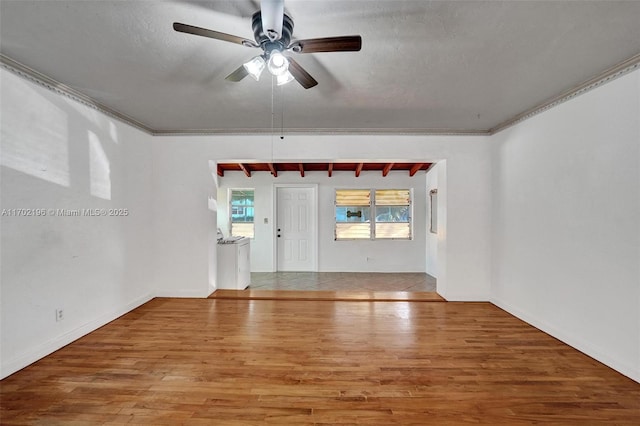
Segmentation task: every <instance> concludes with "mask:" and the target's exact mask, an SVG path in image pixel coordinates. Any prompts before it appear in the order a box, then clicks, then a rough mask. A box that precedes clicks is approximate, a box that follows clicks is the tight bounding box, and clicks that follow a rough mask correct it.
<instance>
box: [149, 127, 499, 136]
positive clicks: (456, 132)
mask: <svg viewBox="0 0 640 426" xmlns="http://www.w3.org/2000/svg"><path fill="white" fill-rule="evenodd" d="M309 134H314V135H318V134H319V135H416V136H488V135H489V131H488V130H484V129H477V130H476V129H472V130H462V129H401V128H400V129H394V128H390V129H389V128H351V129H329V128H320V129H315V128H295V129H291V128H289V129H284V132H282V131H281V129H279V128H276V129H271V128H257V129H225V130H215V129H198V130H156V131H154V132H153V135H154V136H211V135H274V136H276V137H280V136H284V137H286V136H290V135H309Z"/></svg>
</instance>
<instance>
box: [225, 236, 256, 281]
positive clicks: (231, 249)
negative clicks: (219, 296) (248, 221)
mask: <svg viewBox="0 0 640 426" xmlns="http://www.w3.org/2000/svg"><path fill="white" fill-rule="evenodd" d="M249 241H250V240H249V238H240V239H235V240H231V239H230V240H224V241H223V242H221V243H218V247H217V248H218V257H217V258H218V283H217V287H218V288H219V289H222V290H244V289H245V288H247V287H248V286H249V283H250V282H251V263H250V261H249V255H250V246H249Z"/></svg>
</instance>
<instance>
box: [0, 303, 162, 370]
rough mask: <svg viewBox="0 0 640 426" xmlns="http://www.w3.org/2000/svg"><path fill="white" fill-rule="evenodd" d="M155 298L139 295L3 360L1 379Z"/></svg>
mask: <svg viewBox="0 0 640 426" xmlns="http://www.w3.org/2000/svg"><path fill="white" fill-rule="evenodd" d="M151 299H153V296H152V295H151V294H147V295H145V296H142V297H139V298H137V299H135V300H134V301H132V302H131V303H128V304H127V305H125V306H123V307H121V308H119V309H115V310H113V311H111V312H108V313H106V314H104V315H100V316H99V317H98V318H96V319H94V320H93V321H90V322H88V323H86V324H84V325H81V326H80V327H77V328H75V329H74V330H71V331H68V332H66V333H64V334H62V335H60V336H57V337H55V338H53V339H51V340H48V341H46V342H44V343H41V344H40V345H38V346H36V347H35V348H33V349H32V350H29V351H26V352H24V353H22V354H19V355H18V356H16V357H14V358H13V359H10V360H8V361H4V360H3V362H2V365H1V366H0V367H1V371H0V379H4V378H5V377H7V376H9V375H11V374H13V373H15V372H16V371H19V370H21V369H23V368H25V367H27V366H28V365H30V364H33V363H34V362H36V361H38V360H40V359H42V358H44V357H45V356H47V355H50V354H51V353H53V352H55V351H57V350H58V349H61V348H63V347H64V346H66V345H68V344H69V343H71V342H73V341H75V340H77V339H79V338H81V337H83V336H86V335H87V334H89V333H91V332H93V331H95V330H97V329H98V328H100V327H102V326H104V325H106V324H108V323H110V322H111V321H113V320H115V319H117V318H119V317H121V316H122V315H125V314H127V313H129V312H131V311H132V310H134V309H136V308H138V307H140V306H142V305H144V304H145V303H147V302H148V301H150V300H151Z"/></svg>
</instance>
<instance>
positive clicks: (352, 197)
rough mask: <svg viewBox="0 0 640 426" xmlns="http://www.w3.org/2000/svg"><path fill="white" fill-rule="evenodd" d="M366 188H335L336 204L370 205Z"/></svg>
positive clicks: (368, 191) (368, 192)
mask: <svg viewBox="0 0 640 426" xmlns="http://www.w3.org/2000/svg"><path fill="white" fill-rule="evenodd" d="M370 205H371V191H370V190H368V189H336V206H370Z"/></svg>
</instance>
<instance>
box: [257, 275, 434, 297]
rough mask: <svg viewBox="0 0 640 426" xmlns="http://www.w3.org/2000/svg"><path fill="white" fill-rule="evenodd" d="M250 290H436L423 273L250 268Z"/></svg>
mask: <svg viewBox="0 0 640 426" xmlns="http://www.w3.org/2000/svg"><path fill="white" fill-rule="evenodd" d="M249 290H305V291H310V290H320V291H408V292H415V291H429V292H435V291H436V279H435V278H434V277H432V276H431V275H428V274H424V273H370V272H252V273H251V285H250V286H249Z"/></svg>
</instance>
